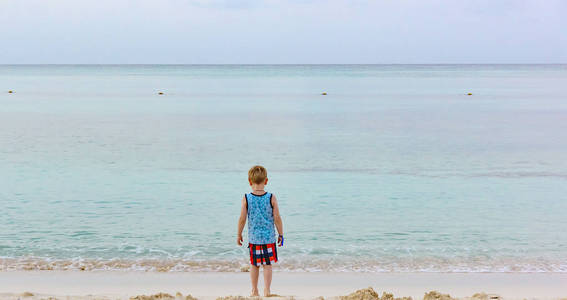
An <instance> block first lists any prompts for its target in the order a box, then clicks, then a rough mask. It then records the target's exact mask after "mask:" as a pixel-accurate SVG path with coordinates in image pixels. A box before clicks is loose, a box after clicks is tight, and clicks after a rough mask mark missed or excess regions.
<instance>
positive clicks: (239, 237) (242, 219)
mask: <svg viewBox="0 0 567 300" xmlns="http://www.w3.org/2000/svg"><path fill="white" fill-rule="evenodd" d="M246 214H248V208H247V207H246V198H245V197H242V206H241V207H240V218H238V235H237V237H236V244H237V245H238V246H242V243H243V242H244V240H243V239H242V230H244V225H246Z"/></svg>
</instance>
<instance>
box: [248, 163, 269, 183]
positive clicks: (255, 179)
mask: <svg viewBox="0 0 567 300" xmlns="http://www.w3.org/2000/svg"><path fill="white" fill-rule="evenodd" d="M266 178H268V171H266V168H264V167H262V166H253V167H252V168H250V170H248V180H250V182H252V183H255V184H260V183H264V181H266Z"/></svg>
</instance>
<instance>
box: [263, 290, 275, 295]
mask: <svg viewBox="0 0 567 300" xmlns="http://www.w3.org/2000/svg"><path fill="white" fill-rule="evenodd" d="M264 297H278V295H276V294H272V293H271V292H270V290H265V291H264Z"/></svg>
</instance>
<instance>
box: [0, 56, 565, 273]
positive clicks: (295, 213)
mask: <svg viewBox="0 0 567 300" xmlns="http://www.w3.org/2000/svg"><path fill="white" fill-rule="evenodd" d="M566 83H567V66H565V65H533V66H530V65H527V66H522V65H506V66H499V65H442V66H433V65H432V66H417V65H415V66H397V65H393V66H364V65H360V66H304V65H303V66H302V65H298V66H0V91H1V93H0V166H1V168H0V179H1V180H0V212H2V218H0V228H1V229H0V270H16V269H85V270H98V269H126V270H130V269H135V270H158V271H203V270H218V271H239V270H240V267H241V266H242V265H246V263H247V249H245V248H238V247H237V246H236V244H235V242H236V241H235V240H236V223H237V218H238V214H239V209H240V201H241V199H242V195H243V194H244V193H245V192H247V191H249V186H248V184H247V177H246V176H247V170H248V168H249V167H250V166H252V165H254V164H257V163H260V164H263V165H264V166H266V167H267V169H268V172H269V178H270V182H269V184H268V186H267V190H269V191H271V192H273V193H275V194H276V195H277V196H278V199H279V202H280V210H281V213H282V217H283V221H284V229H285V235H286V245H285V247H283V248H281V249H280V251H279V257H280V262H281V263H280V264H279V268H280V269H285V270H290V271H353V270H361V271H369V272H389V271H427V272H481V271H494V272H567V230H566V229H567V217H566V215H567V84H566ZM8 90H13V91H14V93H10V94H9V93H7V91H8ZM158 92H163V93H164V95H158ZM322 92H327V93H328V95H327V96H322V95H321V93H322ZM469 92H470V93H472V94H473V95H471V96H468V95H466V94H467V93H469Z"/></svg>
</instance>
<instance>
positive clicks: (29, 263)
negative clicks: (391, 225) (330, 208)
mask: <svg viewBox="0 0 567 300" xmlns="http://www.w3.org/2000/svg"><path fill="white" fill-rule="evenodd" d="M276 268H278V269H279V270H283V271H289V272H370V273H388V272H434V273H435V272H438V273H567V262H566V261H561V260H557V261H552V260H548V259H541V258H531V259H520V260H519V259H518V258H501V259H484V260H483V259H470V260H459V259H440V258H419V259H400V260H374V259H373V260H363V259H283V260H280V262H278V263H277V266H276ZM248 269H249V265H248V263H247V261H246V259H244V258H243V259H231V260H194V259H193V260H187V259H118V258H117V259H85V258H74V259H53V258H40V257H17V258H9V257H3V258H0V271H36V270H38V271H39V270H41V271H48V270H49V271H51V270H53V271H141V272H243V271H247V270H248Z"/></svg>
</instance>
